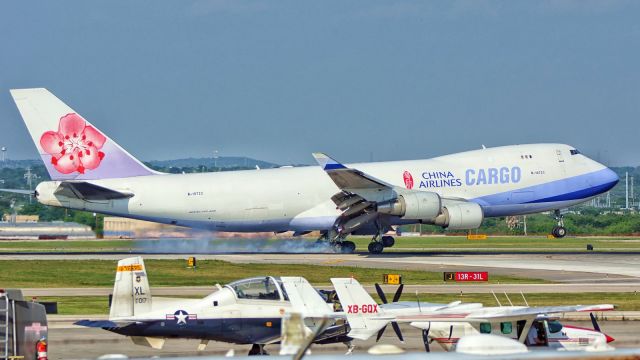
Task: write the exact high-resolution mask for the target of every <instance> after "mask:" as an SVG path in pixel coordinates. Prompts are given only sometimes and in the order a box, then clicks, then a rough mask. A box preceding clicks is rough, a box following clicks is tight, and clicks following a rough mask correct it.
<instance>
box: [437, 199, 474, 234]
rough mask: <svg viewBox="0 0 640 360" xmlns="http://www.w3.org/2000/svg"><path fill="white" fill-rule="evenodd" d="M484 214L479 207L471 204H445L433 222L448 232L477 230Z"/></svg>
mask: <svg viewBox="0 0 640 360" xmlns="http://www.w3.org/2000/svg"><path fill="white" fill-rule="evenodd" d="M483 219H484V213H483V212H482V208H481V207H480V205H478V204H476V203H473V202H461V203H455V204H451V205H449V204H446V205H445V206H444V207H443V208H442V213H441V214H440V215H438V216H437V217H436V218H435V220H434V222H433V223H434V224H435V225H440V226H442V227H445V228H447V229H449V230H468V229H477V228H479V227H480V225H481V224H482V220H483Z"/></svg>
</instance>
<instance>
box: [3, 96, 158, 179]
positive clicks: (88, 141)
mask: <svg viewBox="0 0 640 360" xmlns="http://www.w3.org/2000/svg"><path fill="white" fill-rule="evenodd" d="M11 96H12V97H13V100H14V101H15V103H16V106H17V107H18V110H19V111H20V115H21V116H22V119H23V120H24V123H25V125H26V126H27V129H28V130H29V134H30V135H31V138H32V139H33V142H34V143H35V145H36V148H37V149H38V153H39V154H40V157H41V158H42V161H43V162H44V164H45V166H46V168H47V171H48V172H49V175H50V176H51V179H52V180H73V179H77V180H97V179H107V178H120V177H131V176H143V175H152V174H157V172H155V171H153V170H151V169H149V168H148V167H146V166H145V165H144V164H142V163H141V162H140V161H139V160H138V159H136V158H134V157H133V156H132V155H131V154H129V153H128V152H127V151H126V150H124V149H123V148H121V147H120V146H119V145H118V144H116V142H115V141H113V140H111V139H110V138H109V137H108V136H106V135H105V134H104V133H103V132H101V131H100V130H98V129H97V128H96V127H95V126H93V125H91V123H89V122H88V121H87V120H85V119H84V118H83V117H82V116H80V115H79V114H78V113H76V112H75V111H74V110H73V109H71V108H70V107H69V106H67V105H66V104H65V103H64V102H62V101H61V100H60V99H58V98H57V97H55V95H53V94H52V93H50V92H49V91H48V90H47V89H43V88H36V89H13V90H11Z"/></svg>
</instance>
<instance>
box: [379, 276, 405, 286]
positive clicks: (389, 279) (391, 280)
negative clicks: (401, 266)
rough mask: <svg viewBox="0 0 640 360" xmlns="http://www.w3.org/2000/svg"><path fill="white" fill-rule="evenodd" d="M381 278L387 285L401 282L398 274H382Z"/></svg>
mask: <svg viewBox="0 0 640 360" xmlns="http://www.w3.org/2000/svg"><path fill="white" fill-rule="evenodd" d="M382 280H383V282H384V283H385V284H388V285H400V284H402V275H400V274H383V275H382Z"/></svg>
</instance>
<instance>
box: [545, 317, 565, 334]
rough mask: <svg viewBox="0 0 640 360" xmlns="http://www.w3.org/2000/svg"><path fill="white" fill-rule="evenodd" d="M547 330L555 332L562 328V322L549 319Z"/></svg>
mask: <svg viewBox="0 0 640 360" xmlns="http://www.w3.org/2000/svg"><path fill="white" fill-rule="evenodd" d="M548 324H549V332H550V333H552V334H555V333H557V332H559V331H560V330H562V324H561V323H560V321H558V320H553V321H549V323H548Z"/></svg>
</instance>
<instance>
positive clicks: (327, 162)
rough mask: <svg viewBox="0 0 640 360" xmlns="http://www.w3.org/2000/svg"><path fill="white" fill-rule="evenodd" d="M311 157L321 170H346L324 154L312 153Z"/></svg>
mask: <svg viewBox="0 0 640 360" xmlns="http://www.w3.org/2000/svg"><path fill="white" fill-rule="evenodd" d="M313 157H314V158H315V159H316V161H317V162H318V165H320V166H321V167H322V169H323V170H325V171H326V170H338V169H346V168H347V167H346V166H344V165H342V164H341V163H339V162H338V161H336V160H334V159H332V158H331V157H330V156H329V155H327V154H325V153H320V152H317V153H313Z"/></svg>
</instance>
